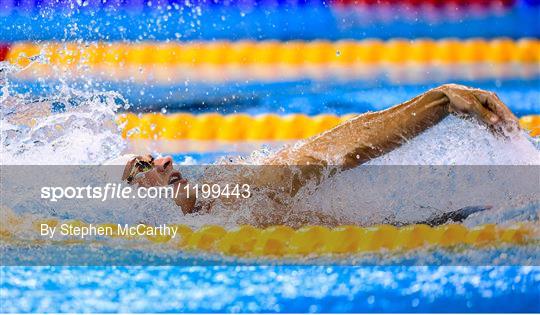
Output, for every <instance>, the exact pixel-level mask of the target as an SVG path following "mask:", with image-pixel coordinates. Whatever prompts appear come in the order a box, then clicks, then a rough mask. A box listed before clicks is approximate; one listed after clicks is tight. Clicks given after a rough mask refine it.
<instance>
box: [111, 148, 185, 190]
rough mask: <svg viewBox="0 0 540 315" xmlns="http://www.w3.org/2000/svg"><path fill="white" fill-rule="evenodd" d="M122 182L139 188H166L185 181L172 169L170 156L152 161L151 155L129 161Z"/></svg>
mask: <svg viewBox="0 0 540 315" xmlns="http://www.w3.org/2000/svg"><path fill="white" fill-rule="evenodd" d="M122 180H125V181H127V182H128V183H129V184H134V185H138V186H141V187H155V186H168V185H175V184H178V183H181V182H183V181H185V180H184V179H183V178H182V176H181V175H180V172H178V171H177V170H175V169H174V168H173V160H172V158H171V157H170V156H166V157H160V158H156V159H154V157H152V156H151V155H141V156H137V157H135V158H134V159H132V160H131V161H129V162H128V163H127V165H126V167H125V168H124V173H123V175H122Z"/></svg>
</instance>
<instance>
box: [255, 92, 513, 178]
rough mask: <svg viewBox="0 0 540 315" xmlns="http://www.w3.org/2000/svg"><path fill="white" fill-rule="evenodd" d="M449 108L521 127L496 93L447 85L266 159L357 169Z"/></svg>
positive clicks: (496, 123) (510, 127)
mask: <svg viewBox="0 0 540 315" xmlns="http://www.w3.org/2000/svg"><path fill="white" fill-rule="evenodd" d="M450 113H455V114H460V115H467V116H473V117H475V118H477V119H478V120H480V121H481V122H483V123H485V124H486V125H488V126H490V127H491V128H492V130H494V131H499V130H500V131H502V130H503V129H505V130H507V131H511V130H514V129H517V128H519V127H518V120H517V118H516V117H515V116H514V115H513V114H512V112H511V111H510V110H509V109H508V107H506V105H504V103H503V102H502V101H501V100H500V99H499V98H498V97H497V95H495V94H494V93H492V92H487V91H483V90H480V89H473V88H469V87H465V86H462V85H456V84H446V85H442V86H440V87H437V88H434V89H432V90H429V91H427V92H426V93H424V94H422V95H419V96H417V97H415V98H413V99H411V100H409V101H407V102H404V103H401V104H399V105H396V106H394V107H392V108H389V109H387V110H383V111H379V112H370V113H365V114H362V115H359V116H356V117H354V118H352V119H350V120H348V121H345V122H343V123H341V124H340V125H338V126H336V127H335V128H333V129H331V130H328V131H326V132H324V133H321V134H319V135H316V136H314V137H312V138H310V139H308V140H306V141H304V142H301V143H300V144H298V145H296V146H292V147H288V148H285V149H283V150H281V151H279V152H278V153H277V154H276V155H275V156H273V157H271V158H269V159H268V160H267V161H266V162H267V163H268V164H275V165H308V164H314V165H337V166H342V167H344V168H352V167H355V166H357V165H359V164H362V163H365V162H367V161H369V160H371V159H373V158H376V157H378V156H381V155H383V154H385V153H388V152H390V151H392V150H394V149H395V148H397V147H399V146H400V145H402V144H403V143H405V142H406V141H408V140H410V139H412V138H414V137H416V136H417V135H419V134H420V133H422V132H423V131H425V130H427V129H429V128H430V127H432V126H434V125H436V124H437V123H438V122H440V121H441V120H442V119H443V118H445V117H446V116H447V115H448V114H450Z"/></svg>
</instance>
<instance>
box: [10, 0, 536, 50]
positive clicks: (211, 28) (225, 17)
mask: <svg viewBox="0 0 540 315" xmlns="http://www.w3.org/2000/svg"><path fill="white" fill-rule="evenodd" d="M48 2H49V3H53V2H52V1H48ZM93 2H94V3H95V1H93ZM119 2H120V1H108V2H107V4H108V3H113V5H112V6H111V7H107V5H104V7H103V8H99V7H93V6H86V7H83V8H82V9H80V10H79V9H78V8H75V9H73V10H69V9H67V10H51V8H47V6H46V5H45V6H43V7H42V8H41V9H40V8H38V7H36V8H34V7H32V6H31V7H29V8H25V7H19V8H13V7H10V6H9V1H8V5H7V7H3V6H2V5H0V42H1V41H5V42H9V41H17V40H51V39H55V40H78V39H85V40H109V41H114V40H140V39H148V40H200V39H203V40H213V39H229V40H238V39H255V40H263V39H278V40H291V39H305V40H312V39H330V40H337V39H364V38H381V39H388V38H395V37H403V38H421V37H430V38H444V37H457V38H471V37H484V38H493V37H511V38H520V37H538V36H540V20H539V19H538V14H539V12H540V6H537V5H533V6H531V5H527V3H528V2H530V1H518V3H517V5H516V6H514V7H511V8H509V10H507V11H505V12H504V14H501V12H497V11H496V10H491V11H490V10H488V11H487V12H482V11H481V13H480V14H478V12H474V11H472V12H467V11H466V10H461V11H459V12H458V13H459V16H458V17H453V18H447V17H446V14H442V13H441V14H439V15H438V18H437V19H433V18H431V19H425V18H422V17H424V16H422V15H420V18H418V17H417V16H414V15H413V16H406V14H391V15H388V14H386V15H385V16H384V17H379V16H380V14H379V13H378V12H377V11H375V12H371V14H368V15H366V14H358V13H355V12H354V10H342V12H339V11H336V10H335V9H334V8H333V7H332V6H328V5H326V4H325V1H321V2H319V3H317V2H316V1H312V2H311V3H310V5H307V6H294V5H293V6H288V5H282V6H278V7H275V4H277V2H281V1H269V2H268V3H267V4H270V5H269V6H265V5H261V6H259V7H257V6H256V7H249V6H248V7H235V6H234V2H233V5H231V6H222V5H221V6H220V5H217V6H205V5H203V6H202V10H198V9H197V8H198V4H199V2H204V1H191V3H192V4H194V5H191V6H185V5H184V1H175V2H176V3H177V4H178V3H179V4H180V6H179V7H178V8H176V7H175V6H171V8H170V9H157V8H147V9H146V10H131V11H130V10H129V9H128V10H123V9H120V10H116V9H115V8H114V3H119ZM148 2H149V3H150V1H148ZM171 2H172V1H171ZM208 2H211V1H208ZM208 2H207V3H208ZM249 2H250V1H247V3H249ZM258 2H260V1H254V4H255V3H258ZM272 2H274V3H272ZM61 3H71V2H61ZM98 3H99V2H98ZM161 3H163V1H161ZM0 4H1V2H0ZM60 9H62V8H60ZM454 13H455V12H454ZM134 16H136V18H134ZM415 17H416V18H415ZM167 21H182V22H181V23H166V22H167Z"/></svg>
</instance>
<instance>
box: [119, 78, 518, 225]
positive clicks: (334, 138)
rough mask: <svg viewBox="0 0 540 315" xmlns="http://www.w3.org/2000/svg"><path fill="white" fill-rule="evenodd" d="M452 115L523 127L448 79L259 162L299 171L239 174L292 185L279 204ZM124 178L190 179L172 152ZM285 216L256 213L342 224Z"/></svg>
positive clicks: (458, 216) (194, 206)
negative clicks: (327, 172) (328, 173)
mask: <svg viewBox="0 0 540 315" xmlns="http://www.w3.org/2000/svg"><path fill="white" fill-rule="evenodd" d="M450 114H453V115H457V116H460V117H473V118H475V119H477V120H478V121H480V122H481V123H483V124H485V125H487V126H488V127H489V129H490V130H491V131H492V132H494V133H496V134H501V135H508V134H510V133H513V132H516V131H517V130H519V125H518V120H517V118H516V117H515V116H514V114H512V112H511V111H510V110H509V109H508V107H507V106H506V105H505V104H504V103H503V102H502V101H501V100H500V99H499V98H498V97H497V95H496V94H494V93H492V92H488V91H483V90H480V89H474V88H469V87H466V86H462V85H456V84H445V85H442V86H439V87H437V88H434V89H431V90H429V91H427V92H425V93H423V94H421V95H419V96H417V97H415V98H413V99H411V100H409V101H407V102H404V103H401V104H399V105H395V106H394V107H391V108H389V109H386V110H382V111H378V112H368V113H365V114H361V115H358V116H356V117H354V118H351V119H350V120H348V121H345V122H343V123H341V124H339V125H338V126H336V127H334V128H332V129H331V130H328V131H325V132H323V133H321V134H318V135H315V136H313V137H311V138H309V139H306V140H303V141H299V142H298V143H296V144H295V145H292V146H287V147H285V148H283V149H281V150H279V151H277V152H276V153H275V154H273V155H272V156H269V157H267V158H266V159H265V160H263V161H262V163H261V165H272V166H313V168H309V167H308V168H307V170H304V171H302V172H300V175H299V174H297V173H295V174H293V173H292V172H289V171H287V170H290V168H289V167H282V168H273V169H272V170H271V171H269V172H264V171H261V172H259V173H257V174H250V175H246V174H239V175H238V176H240V177H241V182H247V183H252V184H254V186H257V185H265V187H272V186H275V187H277V186H280V185H281V188H283V187H282V185H284V184H283V183H287V184H286V185H288V187H284V189H280V190H276V192H275V194H274V195H273V196H272V199H273V200H274V201H275V202H276V203H277V204H279V203H280V202H281V200H282V198H281V197H283V196H281V197H280V196H278V194H281V195H285V196H293V195H294V194H295V193H296V192H297V191H298V190H299V189H300V188H301V187H302V186H304V185H305V184H306V183H307V182H308V181H309V180H312V179H313V178H315V179H317V178H320V176H322V175H321V172H322V171H323V170H324V168H325V167H330V166H331V167H336V168H338V169H340V170H345V169H350V168H354V167H356V166H358V165H360V164H363V163H365V162H367V161H369V160H371V159H374V158H377V157H379V156H381V155H384V154H386V153H388V152H390V151H392V150H394V149H396V148H397V147H399V146H400V145H402V144H404V143H405V142H407V141H408V140H410V139H412V138H414V137H416V136H417V135H419V134H420V133H422V132H423V131H425V130H427V129H429V128H431V127H433V126H434V125H436V124H437V123H439V122H440V121H441V120H443V118H445V117H446V116H447V115H450ZM263 169H264V168H263ZM276 169H279V170H280V171H276ZM214 175H216V174H214ZM219 177H220V176H219V174H218V176H214V177H209V176H205V179H203V181H204V182H206V183H217V182H221V181H222V179H221V178H219ZM122 179H123V180H125V181H127V182H128V183H130V184H135V185H139V186H145V187H149V186H167V185H174V187H175V188H176V189H182V188H183V187H185V185H187V184H188V181H187V180H186V179H185V178H183V177H182V175H181V174H180V173H179V172H178V171H177V170H175V169H174V168H173V161H172V158H171V157H162V158H157V159H154V158H153V157H152V156H150V155H146V156H137V157H135V158H133V159H131V160H130V161H129V162H128V163H127V165H126V167H125V169H124V172H123V178H122ZM174 201H175V203H176V204H177V205H178V206H179V207H180V208H181V210H182V212H183V213H184V214H190V213H195V212H206V213H208V212H210V213H211V212H212V210H213V203H212V202H211V201H207V200H203V201H198V200H196V199H195V198H194V197H193V194H192V195H191V196H190V197H189V198H187V197H186V196H185V194H180V196H178V197H177V198H176V199H175V200H174ZM263 208H265V209H268V207H263ZM487 208H489V207H467V208H464V209H460V210H455V211H453V212H451V213H447V214H445V216H444V218H443V217H441V218H439V217H436V218H431V219H430V221H427V222H424V223H427V224H432V225H437V224H444V223H446V222H447V221H460V220H463V219H464V218H466V217H467V216H469V215H470V214H472V213H475V212H478V211H483V210H486V209H487ZM266 212H268V211H266ZM282 217H283V215H282V213H279V212H276V213H275V214H274V215H268V213H266V214H265V215H259V216H257V215H256V218H255V223H254V224H256V225H261V226H268V225H272V224H289V225H293V226H300V225H302V224H314V223H318V224H325V225H337V224H342V223H343V222H337V221H336V219H335V218H332V217H331V216H328V215H325V214H321V213H311V212H306V211H304V212H302V214H301V215H299V216H297V217H298V218H299V219H298V220H297V222H283V221H280V220H282ZM300 221H302V222H300Z"/></svg>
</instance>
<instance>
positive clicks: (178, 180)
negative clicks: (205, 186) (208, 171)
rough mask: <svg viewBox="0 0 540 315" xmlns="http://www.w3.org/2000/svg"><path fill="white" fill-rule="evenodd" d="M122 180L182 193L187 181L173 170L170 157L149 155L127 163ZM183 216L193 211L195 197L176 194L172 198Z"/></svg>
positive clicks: (140, 185)
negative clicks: (171, 188) (170, 188)
mask: <svg viewBox="0 0 540 315" xmlns="http://www.w3.org/2000/svg"><path fill="white" fill-rule="evenodd" d="M122 180H124V181H127V182H128V183H129V184H131V185H138V186H139V187H157V186H169V185H172V186H173V187H174V189H175V191H182V189H184V187H185V185H186V184H187V180H186V179H185V178H182V175H181V174H180V172H178V171H177V170H175V169H174V168H173V160H172V158H171V157H170V156H166V157H161V158H157V159H154V157H152V156H151V155H141V156H137V157H136V158H134V159H132V160H131V161H129V162H128V163H127V165H126V167H125V168H124V173H123V175H122ZM173 200H174V202H175V203H176V205H178V206H179V207H180V208H181V209H182V212H183V213H184V214H188V213H193V212H194V211H195V201H196V199H195V197H193V195H191V197H188V196H186V195H184V194H178V195H176V196H175V197H174V198H173Z"/></svg>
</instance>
